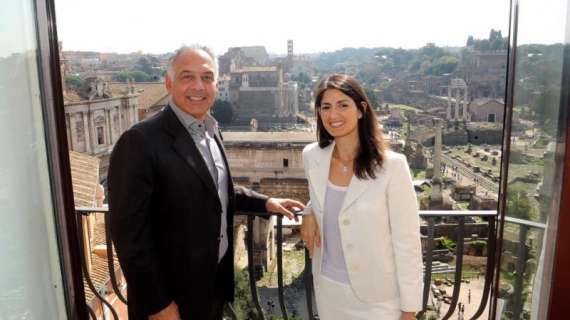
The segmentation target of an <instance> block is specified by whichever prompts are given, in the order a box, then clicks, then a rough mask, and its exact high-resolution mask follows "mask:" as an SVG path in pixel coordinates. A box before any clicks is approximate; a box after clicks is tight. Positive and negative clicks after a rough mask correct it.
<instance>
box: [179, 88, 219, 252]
mask: <svg viewBox="0 0 570 320" xmlns="http://www.w3.org/2000/svg"><path fill="white" fill-rule="evenodd" d="M170 106H172V111H174V113H175V114H176V116H177V117H178V120H180V122H181V123H182V125H183V126H184V128H186V130H187V131H188V133H189V134H190V136H191V137H192V140H194V143H195V144H196V147H197V148H198V150H199V151H200V154H201V155H202V159H204V162H205V163H206V166H207V167H208V171H209V172H210V176H211V177H212V180H213V181H214V184H215V185H216V188H217V190H218V197H219V198H220V204H221V205H222V214H221V219H222V223H221V224H220V250H219V253H218V262H220V261H221V260H222V258H223V257H224V255H225V254H226V251H227V250H228V246H229V241H228V234H227V226H228V225H227V211H228V182H229V176H228V171H227V170H226V165H225V163H224V158H223V156H222V151H221V150H220V147H219V146H218V144H217V143H216V140H215V138H214V137H215V134H216V132H217V131H218V122H217V121H216V119H214V117H212V116H211V115H210V114H209V113H208V114H206V118H205V119H204V121H203V122H201V121H198V120H197V119H196V118H194V117H193V116H191V115H190V114H188V113H186V112H184V111H182V109H180V108H179V107H178V106H177V105H176V104H175V103H174V101H172V99H170Z"/></svg>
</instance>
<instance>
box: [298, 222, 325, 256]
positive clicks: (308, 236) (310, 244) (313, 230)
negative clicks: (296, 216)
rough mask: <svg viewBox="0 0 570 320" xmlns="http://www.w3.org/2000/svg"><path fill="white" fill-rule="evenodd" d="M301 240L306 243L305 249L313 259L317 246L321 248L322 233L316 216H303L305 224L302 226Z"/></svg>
mask: <svg viewBox="0 0 570 320" xmlns="http://www.w3.org/2000/svg"><path fill="white" fill-rule="evenodd" d="M301 239H303V242H304V243H305V248H307V250H309V256H310V257H313V251H314V248H315V246H317V248H320V247H321V232H320V230H319V224H318V223H317V219H315V215H312V214H310V215H303V224H302V225H301Z"/></svg>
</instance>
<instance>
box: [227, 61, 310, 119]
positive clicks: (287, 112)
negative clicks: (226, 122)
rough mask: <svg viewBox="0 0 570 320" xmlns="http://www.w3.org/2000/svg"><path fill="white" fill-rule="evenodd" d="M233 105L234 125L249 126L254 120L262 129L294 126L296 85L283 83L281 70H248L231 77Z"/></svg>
mask: <svg viewBox="0 0 570 320" xmlns="http://www.w3.org/2000/svg"><path fill="white" fill-rule="evenodd" d="M229 89H230V101H231V102H232V104H233V106H234V114H235V124H238V125H240V124H246V125H247V124H249V123H250V122H251V119H252V118H255V119H257V121H258V122H259V124H260V126H264V125H267V124H273V123H294V122H295V119H296V118H295V115H296V114H297V112H298V111H299V100H298V89H297V83H296V82H293V81H288V82H284V81H283V71H282V69H281V67H280V66H249V67H244V68H242V69H237V70H234V71H233V72H232V73H231V74H230V84H229Z"/></svg>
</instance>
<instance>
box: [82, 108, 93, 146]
mask: <svg viewBox="0 0 570 320" xmlns="http://www.w3.org/2000/svg"><path fill="white" fill-rule="evenodd" d="M81 117H82V118H83V138H84V139H85V152H87V153H88V154H91V153H92V150H93V148H92V147H91V146H92V144H91V126H90V125H89V119H88V117H89V111H83V112H81Z"/></svg>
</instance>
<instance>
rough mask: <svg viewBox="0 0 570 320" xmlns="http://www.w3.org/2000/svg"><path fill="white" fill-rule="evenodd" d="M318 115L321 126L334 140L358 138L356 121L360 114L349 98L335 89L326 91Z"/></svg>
mask: <svg viewBox="0 0 570 320" xmlns="http://www.w3.org/2000/svg"><path fill="white" fill-rule="evenodd" d="M319 115H320V117H321V120H322V122H323V126H324V127H325V129H326V130H327V132H328V133H329V134H330V135H331V136H333V137H334V138H340V137H344V136H348V135H351V134H355V135H357V136H358V119H360V118H361V117H362V113H361V112H360V110H358V108H357V107H356V103H355V102H354V100H352V98H351V97H349V96H347V95H346V94H344V93H342V91H340V90H337V89H328V90H326V91H325V93H324V94H323V98H322V100H321V106H320V108H319Z"/></svg>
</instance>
